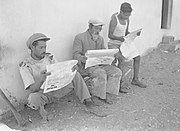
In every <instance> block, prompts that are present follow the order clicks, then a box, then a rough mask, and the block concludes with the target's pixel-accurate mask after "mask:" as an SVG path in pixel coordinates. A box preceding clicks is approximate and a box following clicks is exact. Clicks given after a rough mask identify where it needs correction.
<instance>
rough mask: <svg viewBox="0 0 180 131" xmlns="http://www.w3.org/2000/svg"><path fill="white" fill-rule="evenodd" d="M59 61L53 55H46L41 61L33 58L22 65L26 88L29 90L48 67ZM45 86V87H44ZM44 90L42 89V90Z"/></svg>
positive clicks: (21, 69)
mask: <svg viewBox="0 0 180 131" xmlns="http://www.w3.org/2000/svg"><path fill="white" fill-rule="evenodd" d="M55 62H57V60H56V59H55V58H54V57H53V55H49V54H48V55H45V57H44V58H43V59H41V60H40V61H38V60H34V59H33V58H32V57H31V56H29V57H28V58H27V59H25V60H24V61H23V62H21V63H20V65H19V66H20V67H19V70H20V74H21V77H22V80H23V83H24V88H25V89H27V88H28V87H29V86H30V85H31V84H33V83H35V81H36V80H37V79H38V77H39V76H40V74H41V72H42V71H44V70H46V65H49V64H53V63H55ZM42 86H44V85H42ZM41 89H42V88H41Z"/></svg>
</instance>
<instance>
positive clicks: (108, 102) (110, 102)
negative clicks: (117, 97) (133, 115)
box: [104, 96, 113, 105]
mask: <svg viewBox="0 0 180 131" xmlns="http://www.w3.org/2000/svg"><path fill="white" fill-rule="evenodd" d="M104 101H105V103H107V104H109V105H112V104H113V102H112V100H110V98H109V97H107V96H106V99H104Z"/></svg>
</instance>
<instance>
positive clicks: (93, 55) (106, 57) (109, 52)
mask: <svg viewBox="0 0 180 131" xmlns="http://www.w3.org/2000/svg"><path fill="white" fill-rule="evenodd" d="M118 51H119V49H102V50H88V51H87V52H86V54H85V56H86V57H87V60H86V65H85V68H87V67H91V66H95V65H100V64H109V65H110V64H111V63H112V61H113V60H114V54H116V53H117V52H118Z"/></svg>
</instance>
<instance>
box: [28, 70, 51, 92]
mask: <svg viewBox="0 0 180 131" xmlns="http://www.w3.org/2000/svg"><path fill="white" fill-rule="evenodd" d="M50 74H51V73H50V72H46V71H42V72H41V74H40V76H39V78H38V79H37V80H36V81H35V83H33V84H31V85H30V86H28V87H27V88H26V90H30V91H31V93H34V92H38V91H40V90H41V88H40V87H41V86H42V85H43V83H44V81H45V80H46V77H47V76H48V75H50Z"/></svg>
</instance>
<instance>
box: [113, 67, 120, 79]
mask: <svg viewBox="0 0 180 131" xmlns="http://www.w3.org/2000/svg"><path fill="white" fill-rule="evenodd" d="M113 70H114V76H118V77H121V76H122V71H121V70H120V69H119V68H114V69H113Z"/></svg>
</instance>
